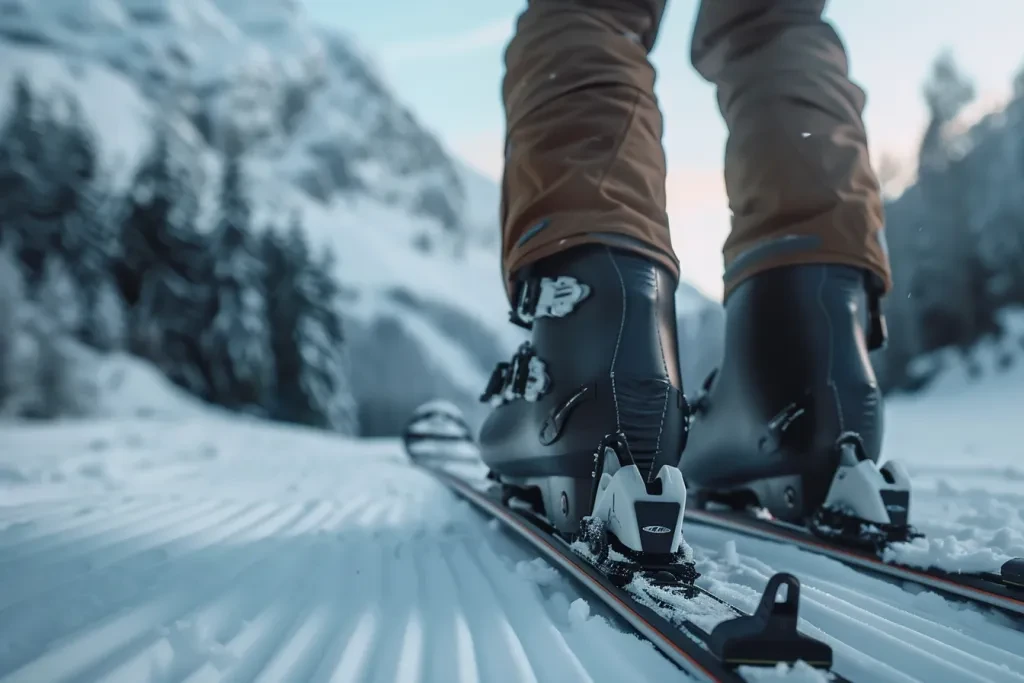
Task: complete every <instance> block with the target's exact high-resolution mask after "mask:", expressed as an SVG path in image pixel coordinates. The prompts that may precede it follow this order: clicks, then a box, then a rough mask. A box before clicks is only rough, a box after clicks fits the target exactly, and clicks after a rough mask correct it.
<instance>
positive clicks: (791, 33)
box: [501, 0, 891, 296]
mask: <svg viewBox="0 0 1024 683" xmlns="http://www.w3.org/2000/svg"><path fill="white" fill-rule="evenodd" d="M666 2H667V0H529V4H528V6H527V8H526V10H525V11H524V12H523V13H522V15H521V16H520V17H519V21H518V25H517V28H516V33H515V36H514V37H513V39H512V41H511V42H510V43H509V45H508V48H507V50H506V52H505V66H506V75H505V79H504V84H503V97H504V103H505V115H506V130H507V138H506V148H505V172H504V178H503V181H502V202H501V204H502V206H501V218H502V226H503V228H502V266H503V269H504V273H505V278H506V283H507V284H509V285H510V282H509V280H510V279H511V278H512V277H513V274H514V273H515V272H516V271H518V270H519V269H521V268H523V267H524V266H527V265H529V264H531V263H533V262H535V261H537V260H539V259H542V258H545V257H547V256H551V255H553V254H555V253H558V252H561V251H563V250H565V249H567V248H570V247H574V246H577V245H582V244H594V243H598V244H609V245H612V246H619V247H624V248H626V249H630V250H633V251H637V252H640V253H643V254H645V255H647V256H648V257H650V258H653V259H656V260H657V261H659V262H661V263H663V264H665V265H666V266H668V267H669V268H670V269H671V270H672V271H673V272H674V273H675V274H676V276H677V277H678V275H679V261H678V259H677V258H676V256H675V254H674V252H673V250H672V244H671V241H670V239H669V229H668V217H667V215H666V212H665V153H664V150H663V148H662V144H661V135H662V117H661V112H660V111H659V108H658V103H657V101H656V99H655V95H654V79H655V73H654V69H653V67H652V66H651V64H650V63H649V61H648V58H647V56H648V53H649V52H650V50H651V48H652V47H653V45H654V42H655V38H656V36H657V33H658V27H659V23H660V20H661V17H662V14H663V12H664V9H665V4H666ZM825 2H826V0H703V2H702V3H701V5H700V10H699V12H698V14H697V20H696V24H695V27H694V31H693V45H692V50H691V61H692V63H693V65H694V67H695V68H696V69H697V71H698V72H699V73H700V74H701V75H702V76H703V77H704V78H705V79H707V80H708V81H710V82H711V83H713V84H714V85H715V86H716V88H717V93H718V105H719V109H720V111H721V113H722V115H723V116H724V118H725V121H726V124H727V126H728V130H729V138H728V144H727V146H726V150H725V185H726V190H727V192H728V196H729V205H730V208H731V210H732V214H733V218H732V230H731V233H730V235H729V238H728V240H727V241H726V243H725V247H724V249H723V252H724V255H725V276H724V277H725V293H726V296H728V294H729V292H730V291H731V290H732V289H733V288H734V287H735V286H736V284H737V283H739V282H741V281H742V280H743V279H744V278H747V277H749V276H751V275H754V274H756V273H758V272H761V271H764V270H767V269H770V268H775V267H779V266H785V265H796V264H805V263H840V264H847V265H853V266H858V267H861V268H864V269H866V270H869V271H871V272H874V273H875V274H877V275H878V276H879V277H880V278H881V279H882V281H883V282H884V284H885V290H886V291H888V290H889V289H890V287H891V278H890V273H889V263H888V258H887V252H886V248H885V243H884V235H883V233H882V227H883V214H882V206H881V200H880V196H879V188H878V182H877V180H876V178H875V175H874V173H873V171H872V169H871V166H870V164H869V160H868V150H867V141H866V136H865V130H864V123H863V121H862V119H861V113H862V111H863V107H864V101H865V97H864V93H863V91H862V90H861V89H860V88H858V87H857V86H856V85H854V84H853V83H851V82H850V80H849V77H848V75H847V73H848V66H847V57H846V52H845V49H844V47H843V44H842V42H841V41H840V39H839V36H838V35H837V34H836V32H835V30H834V29H833V28H832V27H831V26H830V25H829V24H828V23H827V22H826V21H825V20H824V19H823V18H822V12H823V11H824V6H825ZM694 134H695V135H699V134H700V131H694Z"/></svg>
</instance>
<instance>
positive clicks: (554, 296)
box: [479, 0, 687, 549]
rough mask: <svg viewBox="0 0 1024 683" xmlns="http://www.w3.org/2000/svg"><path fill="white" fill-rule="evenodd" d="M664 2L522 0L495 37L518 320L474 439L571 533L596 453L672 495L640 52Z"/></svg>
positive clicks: (659, 272) (680, 414)
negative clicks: (509, 30)
mask: <svg viewBox="0 0 1024 683" xmlns="http://www.w3.org/2000/svg"><path fill="white" fill-rule="evenodd" d="M662 10H663V2H660V1H659V2H653V0H652V1H651V2H648V1H647V0H577V1H572V0H532V1H531V2H530V4H529V5H528V7H527V9H526V11H525V12H524V13H523V15H522V16H521V17H520V19H519V23H518V26H517V30H516V35H515V37H514V38H513V39H512V42H511V44H510V45H509V47H508V50H507V52H506V62H507V74H506V76H505V82H504V97H505V106H506V111H507V116H508V145H507V150H506V159H505V176H504V183H503V188H502V189H503V200H502V219H503V226H504V227H503V240H504V241H503V244H504V250H503V251H504V254H503V256H504V258H503V267H504V275H505V279H506V283H507V285H508V286H509V294H510V299H511V301H512V309H513V314H512V319H513V320H514V321H515V322H517V323H518V324H520V325H523V326H524V327H528V328H530V330H531V335H530V343H529V344H527V345H524V347H522V348H521V349H520V352H518V353H517V354H516V356H515V358H514V359H513V360H512V362H511V363H507V364H499V366H498V368H497V370H496V372H495V373H494V375H492V380H491V382H490V386H489V387H488V390H487V391H486V392H485V394H484V398H485V399H487V400H490V401H494V402H495V403H497V405H496V406H495V408H494V410H493V411H492V412H491V414H490V415H489V416H488V417H487V419H486V421H485V422H484V424H483V426H482V428H481V430H480V439H479V443H480V455H481V458H482V459H483V461H484V462H485V463H486V464H487V465H488V467H490V469H491V470H492V472H494V473H495V474H496V475H497V476H498V477H499V478H500V480H501V482H502V483H503V484H504V485H505V486H507V487H515V489H516V490H517V491H519V493H520V494H522V495H519V497H520V498H524V497H525V498H526V499H531V498H532V499H534V500H535V502H539V507H540V508H541V510H542V512H543V513H544V514H545V515H547V517H548V519H549V520H550V521H551V522H552V524H554V526H555V527H556V528H558V529H559V530H560V531H562V532H565V533H567V534H574V533H577V532H579V531H580V522H581V520H582V519H583V518H584V516H587V515H590V514H591V512H593V511H594V510H599V509H604V508H602V507H601V504H600V503H599V502H598V499H597V497H596V495H595V493H594V490H593V488H594V484H595V482H599V481H602V479H601V474H600V473H601V472H603V471H605V470H603V469H601V468H603V467H604V464H603V463H605V459H606V458H605V457H599V456H602V455H603V456H606V457H609V458H610V457H611V456H609V455H608V453H609V451H611V452H612V453H614V455H615V456H618V457H619V458H620V461H619V462H620V463H626V462H628V463H634V464H635V465H636V466H637V468H638V471H639V472H638V473H637V476H641V477H647V478H649V479H653V478H654V477H656V476H658V475H659V473H660V472H662V471H663V470H664V471H665V472H667V474H666V475H665V476H667V477H675V478H674V479H673V481H676V482H677V484H678V486H676V487H673V486H670V485H666V486H665V488H664V491H663V495H664V496H666V497H667V496H672V495H675V496H676V498H674V499H672V500H666V501H663V502H668V503H672V504H670V505H667V506H664V507H661V508H658V509H661V510H665V511H671V510H676V509H680V510H681V503H682V498H681V497H680V496H682V495H683V491H684V490H683V489H682V479H681V477H679V476H678V475H679V473H678V470H677V469H676V467H675V466H676V463H677V462H678V460H679V453H680V452H681V450H682V447H683V443H684V442H685V439H686V429H687V421H686V412H685V409H684V407H685V400H684V398H683V394H682V382H681V380H680V375H679V359H678V351H677V349H678V346H677V338H676V310H675V292H676V286H677V283H678V263H677V261H676V258H675V256H674V254H673V253H672V246H671V243H670V240H669V233H668V220H667V217H666V215H665V157H664V152H663V150H662V146H661V127H662V123H661V114H660V112H659V111H658V106H657V103H656V102H655V99H654V90H653V89H654V70H653V68H652V67H651V65H650V63H649V62H648V61H647V53H648V52H649V50H650V49H651V46H652V45H653V43H654V38H655V34H656V33H657V28H658V24H659V21H660V17H661V14H662ZM609 440H610V441H609ZM606 441H608V442H609V443H613V445H611V446H610V447H609V449H604V448H601V446H600V445H601V444H602V443H605V442H606ZM627 450H628V453H626V452H625V451H627ZM609 462H611V460H609ZM666 466H667V467H668V468H669V469H668V470H665V467H666ZM672 473H674V475H673V474H672ZM632 475H633V470H632V469H629V468H625V467H624V468H623V469H622V474H621V475H615V476H620V477H621V476H627V477H628V476H632ZM619 481H621V479H620V480H619ZM612 490H613V491H614V489H612ZM603 491H604V490H603ZM538 494H539V495H538ZM517 495H518V494H517ZM602 495H614V493H611V494H607V493H606V492H605V493H602ZM652 495H654V494H652ZM658 495H662V494H658ZM619 502H620V504H621V499H620V501H619ZM666 514H670V513H669V512H666ZM678 521H679V520H678V519H677V518H672V519H665V520H662V521H648V522H646V524H645V525H646V526H651V527H652V528H654V527H658V526H664V527H665V528H668V529H672V528H675V527H676V526H677V525H678ZM637 534H640V532H639V531H638V530H637V529H633V533H632V535H631V537H632V538H634V539H635V538H636V537H637ZM640 536H643V534H640ZM669 538H671V539H674V540H673V541H672V542H673V543H675V542H676V541H677V540H678V536H677V535H675V534H669V535H667V536H665V539H669ZM620 540H623V541H624V542H625V540H626V539H620ZM634 549H636V548H634Z"/></svg>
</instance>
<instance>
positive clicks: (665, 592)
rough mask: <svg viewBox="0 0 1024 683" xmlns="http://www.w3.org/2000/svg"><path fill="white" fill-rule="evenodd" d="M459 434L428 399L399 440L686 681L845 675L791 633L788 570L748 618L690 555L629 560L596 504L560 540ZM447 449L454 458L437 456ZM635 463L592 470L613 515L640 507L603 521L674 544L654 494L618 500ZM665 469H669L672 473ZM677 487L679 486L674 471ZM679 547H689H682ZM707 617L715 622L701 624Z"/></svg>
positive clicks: (457, 424)
mask: <svg viewBox="0 0 1024 683" xmlns="http://www.w3.org/2000/svg"><path fill="white" fill-rule="evenodd" d="M432 434H433V435H436V438H432ZM467 436H468V430H467V429H466V428H465V423H464V421H463V419H462V417H461V413H459V412H458V410H457V409H456V408H454V407H453V406H450V405H446V404H443V403H439V402H432V403H430V404H426V405H424V406H422V407H421V408H420V409H418V410H417V411H416V413H415V414H414V416H413V419H412V420H410V424H409V427H408V428H407V430H406V433H405V437H404V445H405V447H406V451H407V453H408V455H409V457H410V460H411V461H412V462H413V464H414V465H415V466H417V467H419V468H421V469H422V470H423V471H425V472H427V473H429V474H430V475H431V476H433V477H434V478H435V479H436V480H437V481H439V482H441V483H442V484H444V485H445V486H446V487H447V488H449V489H450V490H451V491H453V492H454V493H455V494H456V495H458V496H459V497H461V498H463V499H464V500H466V501H467V502H469V503H470V504H471V505H472V506H473V507H475V508H476V509H477V510H478V511H479V512H481V513H482V514H483V515H484V516H486V517H488V518H491V519H494V520H497V521H498V522H499V523H500V524H501V526H502V528H503V529H504V530H505V532H506V533H509V534H510V535H512V536H513V537H514V538H516V539H517V540H519V541H520V542H522V543H524V544H526V545H527V546H529V547H531V548H532V549H533V550H534V551H536V553H537V554H538V556H540V557H542V558H543V559H545V560H546V561H547V562H549V563H550V564H551V565H552V566H554V567H556V568H558V569H560V570H561V571H562V572H563V573H564V574H565V575H566V576H568V577H570V578H571V579H572V580H574V581H575V582H576V583H577V584H578V585H579V586H581V587H582V588H583V589H584V590H585V591H586V592H587V593H588V594H589V595H590V596H592V597H593V598H594V599H596V600H598V601H599V602H600V603H601V604H602V605H604V606H605V607H606V608H607V609H608V610H610V611H611V612H612V613H613V614H615V615H616V616H617V617H618V618H619V619H621V620H622V621H623V622H624V623H625V624H627V625H628V626H629V627H630V628H631V629H633V630H634V631H635V632H636V633H637V634H638V635H640V636H641V637H643V638H645V639H646V640H648V641H649V642H651V643H652V644H653V645H654V646H655V647H656V648H657V649H658V650H659V651H660V652H662V653H663V654H664V655H665V656H666V657H667V658H668V659H669V661H671V662H673V663H674V664H675V665H676V666H678V667H679V668H680V669H681V670H682V671H684V672H685V673H687V674H688V675H690V676H691V677H693V678H696V679H697V680H702V681H729V682H735V681H744V680H746V679H745V678H744V677H743V675H742V674H741V672H740V671H739V670H738V669H739V667H760V668H763V667H774V666H776V665H777V664H779V663H788V664H793V663H796V662H797V661H803V662H804V663H806V664H808V665H810V666H812V667H815V668H818V669H824V670H827V671H829V673H830V675H831V678H832V680H836V681H845V680H846V679H845V678H843V677H842V676H840V675H838V674H836V673H835V672H833V671H831V667H832V649H831V647H830V646H829V645H827V644H826V643H824V642H821V641H819V640H816V639H813V638H810V637H808V636H806V635H804V634H802V633H800V632H799V631H798V630H797V624H798V620H799V602H800V582H799V580H798V579H797V578H796V577H795V576H793V575H791V574H786V573H779V574H776V575H775V576H773V577H772V578H771V579H770V581H769V582H768V585H767V587H766V589H765V591H764V593H763V594H762V597H761V601H760V604H759V606H758V608H757V610H756V611H755V612H754V613H753V614H748V613H746V612H744V611H743V610H740V609H738V608H737V607H735V606H733V605H731V604H730V603H728V602H727V601H725V600H723V599H721V598H719V597H717V596H716V595H714V594H713V593H711V592H709V591H707V590H705V589H703V588H701V587H699V586H697V585H696V584H695V583H694V581H695V579H696V578H697V577H698V574H697V573H696V570H695V569H694V568H693V563H692V560H689V561H687V560H688V559H689V558H687V557H685V556H680V555H672V554H671V553H653V554H648V553H645V554H643V556H642V557H638V556H637V554H636V553H635V551H631V550H630V548H629V545H630V543H628V542H627V543H625V544H623V543H622V542H619V541H618V539H617V537H616V534H609V533H605V532H606V531H607V529H605V528H604V526H605V522H603V521H602V520H603V519H609V517H607V516H605V517H602V516H600V514H599V509H598V508H599V507H600V506H599V505H598V506H595V513H594V514H593V515H591V516H588V517H587V518H585V520H584V524H583V525H582V528H581V533H580V534H578V535H577V536H576V537H575V538H570V539H567V538H565V536H564V535H563V534H560V533H558V532H557V531H556V530H555V529H554V528H553V527H552V526H551V525H550V524H549V523H548V522H547V521H546V520H545V519H544V518H542V517H540V516H539V515H537V514H535V512H533V510H532V508H531V506H530V505H529V503H528V502H525V501H523V500H521V499H519V498H517V497H516V496H515V493H516V492H515V489H514V488H513V489H511V490H510V488H509V487H508V486H505V485H502V484H501V483H500V482H499V481H497V480H496V478H494V477H493V476H490V474H489V472H488V471H487V469H486V467H485V466H484V465H483V464H482V463H481V462H480V461H479V460H477V461H476V462H475V463H473V462H471V461H470V460H471V459H470V458H469V457H466V456H467V451H468V450H469V446H471V445H472V441H471V439H468V438H467ZM446 450H447V451H452V452H456V453H457V454H456V455H454V457H452V458H445V457H444V455H443V454H444V452H445V451H446ZM597 460H599V459H598V458H595V461H597ZM635 469H636V468H635V466H634V467H633V468H632V469H631V468H629V467H621V468H618V469H617V470H616V471H615V472H613V473H609V472H607V471H605V472H600V471H599V472H597V473H596V475H595V481H600V482H601V483H600V485H599V486H600V487H601V488H602V490H606V491H611V492H612V493H615V494H617V495H618V497H619V501H620V502H619V507H618V510H617V511H614V510H613V514H612V515H611V518H612V519H615V520H619V519H621V518H629V517H630V516H631V515H632V514H633V513H632V512H630V510H629V508H631V507H635V509H636V510H637V511H639V512H638V513H637V518H636V519H632V520H631V522H629V523H627V524H626V525H625V526H622V525H621V524H619V525H616V524H615V523H612V524H610V525H609V526H611V527H614V528H615V529H616V531H617V533H618V535H619V536H622V537H623V538H628V533H627V531H626V530H628V529H629V528H634V529H638V531H637V534H634V535H635V536H636V535H638V534H644V533H646V534H653V535H654V536H656V537H658V542H660V543H662V544H663V545H664V544H665V543H667V538H670V537H672V536H673V532H674V537H675V539H676V542H677V543H678V541H679V540H681V529H680V528H676V529H673V528H672V524H673V522H672V521H669V520H668V518H665V517H662V518H660V521H661V522H663V523H664V524H665V526H661V525H659V524H655V523H654V522H657V521H659V520H658V519H655V518H650V519H647V518H644V517H645V515H652V514H655V512H653V511H655V510H657V507H656V506H658V505H662V506H666V505H671V504H670V503H667V502H665V501H664V500H661V501H658V500H654V498H656V497H657V496H652V497H648V498H647V499H646V500H636V498H637V497H638V498H640V499H643V498H644V496H643V495H642V494H637V493H636V492H635V491H634V493H633V497H634V499H635V500H636V502H635V503H634V505H633V506H630V505H628V504H625V503H622V502H621V501H622V500H625V499H627V498H628V497H630V492H629V489H628V487H629V486H630V485H632V484H631V482H634V480H633V479H631V477H633V476H635V473H634V472H633V470H635ZM671 469H674V468H671ZM674 474H675V475H678V470H675V472H674ZM662 475H664V476H662ZM662 475H659V479H661V480H662V481H661V484H660V486H659V488H662V489H664V490H665V491H667V492H668V493H669V494H671V493H672V487H673V481H672V473H671V472H669V473H668V474H665V473H664V472H663V473H662ZM678 485H679V486H681V485H682V480H681V475H679V480H678ZM598 500H599V501H600V500H601V499H600V498H599V499H598ZM645 505H646V506H647V507H644V506H645ZM681 517H682V508H679V510H678V517H677V518H676V519H678V520H679V521H681ZM624 529H625V530H624ZM604 539H611V542H608V543H606V542H604ZM633 541H634V542H633V545H638V544H639V543H640V541H639V539H638V538H634V539H633ZM645 547H647V546H645ZM683 547H685V548H686V549H687V550H688V546H685V544H683ZM665 548H667V546H664V548H662V549H665ZM649 558H653V561H648V559H649ZM701 620H704V621H705V624H704V626H702V625H701V624H699V623H697V621H701ZM707 620H710V621H713V622H715V623H714V624H713V625H710V627H709V625H708V621H707Z"/></svg>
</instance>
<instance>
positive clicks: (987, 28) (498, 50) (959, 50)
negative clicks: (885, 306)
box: [305, 0, 1024, 296]
mask: <svg viewBox="0 0 1024 683" xmlns="http://www.w3.org/2000/svg"><path fill="white" fill-rule="evenodd" d="M719 1H722V0H719ZM305 3H306V5H307V6H308V7H309V9H310V11H311V12H312V14H313V16H314V17H315V18H316V19H317V20H319V21H321V22H323V23H327V24H331V25H334V26H338V27H340V28H342V29H343V30H344V31H345V32H346V33H348V34H349V35H351V36H353V37H355V38H356V39H357V41H358V43H359V44H360V46H361V47H362V48H363V49H364V51H366V52H368V53H369V55H370V56H371V57H372V58H373V59H375V60H376V63H377V66H378V68H379V69H380V70H381V71H382V72H383V75H384V76H385V78H386V79H387V80H388V81H389V83H390V85H391V86H392V87H393V89H394V91H395V93H396V94H397V95H398V97H399V98H400V99H401V100H403V101H404V102H405V103H407V104H408V105H409V106H410V107H411V108H412V109H413V110H414V112H415V113H416V115H417V116H418V118H419V119H420V120H421V121H422V122H423V123H424V124H425V125H426V127H428V128H429V129H431V130H433V131H434V132H436V133H437V134H438V135H439V137H440V138H441V140H442V141H443V142H444V143H445V144H446V145H447V147H448V148H449V149H450V150H451V151H453V152H454V153H455V154H457V155H458V156H460V157H462V158H463V159H465V160H466V161H467V162H468V163H470V164H471V165H473V166H475V167H476V168H479V169H480V170H482V171H483V172H485V173H487V174H488V175H490V176H492V177H494V178H497V177H499V174H500V172H501V149H502V139H503V125H504V119H503V113H502V109H501V100H500V84H501V76H502V51H503V49H504V45H505V43H506V41H507V40H508V37H509V35H510V33H511V30H512V25H513V22H514V19H515V17H516V15H517V14H518V12H519V11H520V10H521V9H522V8H523V7H525V2H524V1H523V0H485V1H483V2H481V0H448V1H447V2H443V3H424V2H420V1H419V0H390V1H382V2H368V1H365V0H347V1H345V2H338V0H305ZM696 5H697V2H696V0H670V2H669V9H668V12H667V15H666V17H665V22H664V25H663V28H662V32H661V35H660V37H659V42H658V45H657V47H656V48H655V51H654V55H653V58H652V59H653V61H654V63H655V66H657V67H658V70H659V81H658V86H657V93H658V96H659V98H660V100H661V104H662V108H663V110H664V113H665V128H666V131H665V138H664V143H665V148H666V152H667V155H668V163H669V176H670V177H669V181H668V188H669V195H670V203H669V215H670V217H671V219H672V232H673V241H674V244H675V248H676V251H677V252H678V254H679V257H680V261H681V262H682V267H683V272H684V277H686V278H687V279H689V280H690V281H691V282H693V283H694V284H696V285H697V286H698V287H700V288H701V289H702V290H704V291H705V292H707V293H708V294H710V295H712V296H720V294H721V267H722V260H721V251H720V250H721V245H722V241H723V240H724V239H725V235H726V233H727V232H728V229H729V218H728V208H727V206H726V200H725V196H724V189H723V186H722V180H721V177H722V173H721V164H722V151H723V148H724V145H725V128H724V126H723V125H722V122H721V120H720V119H719V115H718V110H717V107H716V106H715V101H714V93H713V91H712V88H711V87H710V86H709V85H707V84H706V83H704V81H702V80H701V79H700V77H699V76H697V75H696V73H694V72H693V70H692V68H691V67H690V64H689V57H688V55H689V44H690V27H691V24H692V21H693V17H694V15H695V12H696ZM828 15H829V17H830V18H831V19H832V21H833V22H834V24H835V25H836V27H837V29H838V30H839V32H840V34H841V35H842V36H843V39H844V41H845V42H846V44H847V47H848V50H849V53H850V62H851V70H852V74H853V77H854V79H855V80H856V81H857V82H858V83H859V84H860V85H862V86H863V87H864V88H865V89H866V90H867V92H868V107H867V110H866V113H865V117H866V121H867V126H868V132H869V137H870V141H871V146H872V149H873V152H874V153H875V155H876V160H877V157H878V156H879V154H880V153H881V152H886V153H889V154H892V155H893V156H895V157H897V158H900V159H912V157H913V154H914V150H915V148H916V146H917V143H918V139H919V136H920V133H921V130H922V126H923V125H924V123H925V116H926V114H925V110H924V106H923V104H922V100H921V94H920V93H921V83H922V81H923V80H924V78H925V76H926V74H927V72H928V68H929V66H930V63H931V61H932V60H933V58H934V57H935V55H936V54H937V53H938V52H939V51H940V50H942V49H943V48H944V47H949V48H951V49H953V51H954V53H955V55H956V57H957V59H958V60H959V62H960V64H961V65H962V67H963V68H964V70H965V71H966V72H967V73H968V74H969V75H971V76H972V77H974V78H975V80H976V83H977V85H978V90H979V94H980V98H979V102H978V104H977V105H976V107H975V112H976V113H977V112H980V111H982V110H985V109H992V108H994V107H995V106H998V104H999V103H1000V102H1001V101H1004V100H1005V99H1006V97H1008V95H1009V92H1010V88H1011V82H1012V78H1013V74H1014V73H1015V72H1016V71H1017V69H1018V68H1019V67H1020V65H1021V63H1022V62H1024V44H1022V43H1021V40H1020V36H1021V27H1024V1H1022V0H933V1H931V2H929V1H927V0H832V2H830V4H829V9H828ZM908 167H909V165H908Z"/></svg>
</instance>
